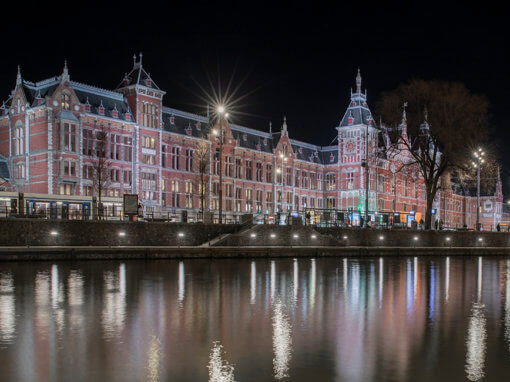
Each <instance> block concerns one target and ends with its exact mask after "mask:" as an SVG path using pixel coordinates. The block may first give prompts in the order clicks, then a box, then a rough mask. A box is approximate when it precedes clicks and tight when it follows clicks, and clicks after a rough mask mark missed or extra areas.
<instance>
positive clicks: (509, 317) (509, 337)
mask: <svg viewBox="0 0 510 382" xmlns="http://www.w3.org/2000/svg"><path fill="white" fill-rule="evenodd" d="M505 337H506V341H507V344H508V350H509V351H510V260H507V261H506V275H505Z"/></svg>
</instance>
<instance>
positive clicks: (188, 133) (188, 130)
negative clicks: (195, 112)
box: [186, 125, 191, 135]
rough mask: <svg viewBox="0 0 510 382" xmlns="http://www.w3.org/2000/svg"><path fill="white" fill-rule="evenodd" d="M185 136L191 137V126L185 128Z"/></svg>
mask: <svg viewBox="0 0 510 382" xmlns="http://www.w3.org/2000/svg"><path fill="white" fill-rule="evenodd" d="M186 134H187V135H191V126H189V125H188V127H187V128H186Z"/></svg>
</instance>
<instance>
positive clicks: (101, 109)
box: [97, 101, 104, 115]
mask: <svg viewBox="0 0 510 382" xmlns="http://www.w3.org/2000/svg"><path fill="white" fill-rule="evenodd" d="M97 111H98V113H99V115H104V106H103V101H101V105H99V107H98V108H97Z"/></svg>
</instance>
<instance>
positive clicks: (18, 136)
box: [13, 123, 25, 155]
mask: <svg viewBox="0 0 510 382" xmlns="http://www.w3.org/2000/svg"><path fill="white" fill-rule="evenodd" d="M13 143H14V147H13V149H14V155H21V154H24V153H25V136H24V132H23V125H22V124H21V123H19V124H17V125H16V127H15V128H14V142H13Z"/></svg>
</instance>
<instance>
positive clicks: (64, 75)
mask: <svg viewBox="0 0 510 382" xmlns="http://www.w3.org/2000/svg"><path fill="white" fill-rule="evenodd" d="M62 81H69V70H68V69H67V60H64V70H63V71H62Z"/></svg>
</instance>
